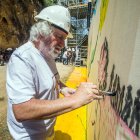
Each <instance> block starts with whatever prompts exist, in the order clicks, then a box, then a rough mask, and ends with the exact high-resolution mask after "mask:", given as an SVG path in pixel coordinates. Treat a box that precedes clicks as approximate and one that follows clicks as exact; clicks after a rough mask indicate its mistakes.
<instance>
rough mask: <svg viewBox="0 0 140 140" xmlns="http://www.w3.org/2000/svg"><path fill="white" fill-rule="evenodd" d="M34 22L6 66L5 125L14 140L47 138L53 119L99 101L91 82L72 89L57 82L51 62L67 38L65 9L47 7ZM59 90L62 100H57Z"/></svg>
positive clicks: (94, 86) (56, 73)
mask: <svg viewBox="0 0 140 140" xmlns="http://www.w3.org/2000/svg"><path fill="white" fill-rule="evenodd" d="M35 19H36V20H37V21H38V22H37V23H36V24H34V25H33V26H32V28H31V31H30V38H29V41H28V42H27V43H25V44H23V45H22V46H20V47H19V48H18V49H17V50H16V51H15V52H14V53H13V54H12V56H11V58H10V60H9V63H8V66H7V82H6V87H7V94H8V115H7V116H8V117H7V123H8V128H9V131H10V133H11V135H12V137H13V138H14V139H16V140H45V139H48V138H49V137H50V136H51V135H52V134H53V131H54V130H53V129H54V124H55V120H56V116H58V115H61V114H63V113H66V112H69V111H72V110H74V109H77V108H79V107H81V106H83V105H86V104H88V103H90V102H92V101H93V100H95V99H101V98H102V96H98V95H97V94H98V93H99V91H98V89H97V86H96V85H93V84H92V83H81V84H80V86H79V87H78V89H77V90H75V89H72V88H68V87H63V84H61V82H60V81H59V74H58V71H57V68H56V65H55V61H54V59H55V58H56V57H57V56H58V55H59V53H60V51H61V49H62V48H63V47H64V41H65V39H66V38H67V37H68V36H70V33H69V29H70V14H69V11H68V9H67V8H65V7H63V6H58V5H55V6H50V7H47V8H45V9H43V10H42V11H41V12H40V13H39V14H38V15H37V16H36V17H35ZM60 91H61V93H62V94H64V98H58V94H59V92H60ZM73 93H74V94H73Z"/></svg>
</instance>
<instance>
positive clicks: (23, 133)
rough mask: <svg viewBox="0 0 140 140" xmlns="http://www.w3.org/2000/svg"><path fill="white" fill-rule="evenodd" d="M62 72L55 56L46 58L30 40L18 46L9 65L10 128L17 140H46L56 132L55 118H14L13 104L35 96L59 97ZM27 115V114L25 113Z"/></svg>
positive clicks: (50, 98)
mask: <svg viewBox="0 0 140 140" xmlns="http://www.w3.org/2000/svg"><path fill="white" fill-rule="evenodd" d="M57 81H59V74H58V71H57V68H56V65H55V61H54V60H53V59H50V58H48V59H46V58H45V57H44V56H43V55H42V54H41V53H40V52H39V51H38V50H37V49H36V48H35V47H34V45H33V44H32V43H31V42H27V43H26V44H24V45H22V46H21V47H19V48H18V49H17V50H16V51H15V52H14V53H13V54H12V56H11V58H10V60H9V63H8V66H7V82H6V88H7V94H8V113H7V123H8V128H9V131H10V133H11V135H12V136H13V138H14V139H16V140H43V139H45V137H47V136H49V135H51V134H52V133H53V127H54V124H55V120H56V118H51V119H47V120H28V121H23V122H18V121H17V120H16V119H15V116H14V113H13V109H12V104H19V103H23V102H26V101H28V100H30V99H31V98H33V97H34V98H35V99H40V100H42V99H46V100H54V99H56V98H58V91H59V87H58V84H57ZM23 115H24V114H23Z"/></svg>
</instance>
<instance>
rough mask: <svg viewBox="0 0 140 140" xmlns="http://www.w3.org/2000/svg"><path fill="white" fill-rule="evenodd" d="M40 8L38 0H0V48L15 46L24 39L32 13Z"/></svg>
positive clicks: (31, 20) (31, 21)
mask: <svg viewBox="0 0 140 140" xmlns="http://www.w3.org/2000/svg"><path fill="white" fill-rule="evenodd" d="M41 8H42V3H41V2H40V1H38V0H1V1H0V48H15V47H18V46H19V45H20V44H22V43H23V42H24V41H26V40H27V38H28V36H29V29H30V27H31V25H32V24H33V23H34V19H33V17H34V14H36V13H37V12H38V11H39V10H40V9H41Z"/></svg>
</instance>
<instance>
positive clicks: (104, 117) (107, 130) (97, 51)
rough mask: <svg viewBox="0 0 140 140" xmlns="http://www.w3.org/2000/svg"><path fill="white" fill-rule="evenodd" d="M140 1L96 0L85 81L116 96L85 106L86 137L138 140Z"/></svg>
mask: <svg viewBox="0 0 140 140" xmlns="http://www.w3.org/2000/svg"><path fill="white" fill-rule="evenodd" d="M139 5H140V1H139V0H134V1H131V0H123V1H121V0H117V1H116V0H111V1H109V0H97V1H96V6H95V7H96V9H95V10H96V12H94V14H93V18H92V23H91V27H90V32H89V46H88V47H89V48H88V81H90V82H93V83H95V84H97V85H98V87H99V89H100V90H104V91H112V92H115V93H116V96H104V99H103V100H100V101H94V102H93V103H91V104H89V105H88V113H87V140H140V84H139V83H140V82H139V79H140V61H139V60H140V14H139V13H140V6H139Z"/></svg>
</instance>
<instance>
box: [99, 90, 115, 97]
mask: <svg viewBox="0 0 140 140" xmlns="http://www.w3.org/2000/svg"><path fill="white" fill-rule="evenodd" d="M99 92H100V93H101V94H102V95H106V96H115V95H116V94H117V92H116V91H102V90H99Z"/></svg>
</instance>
